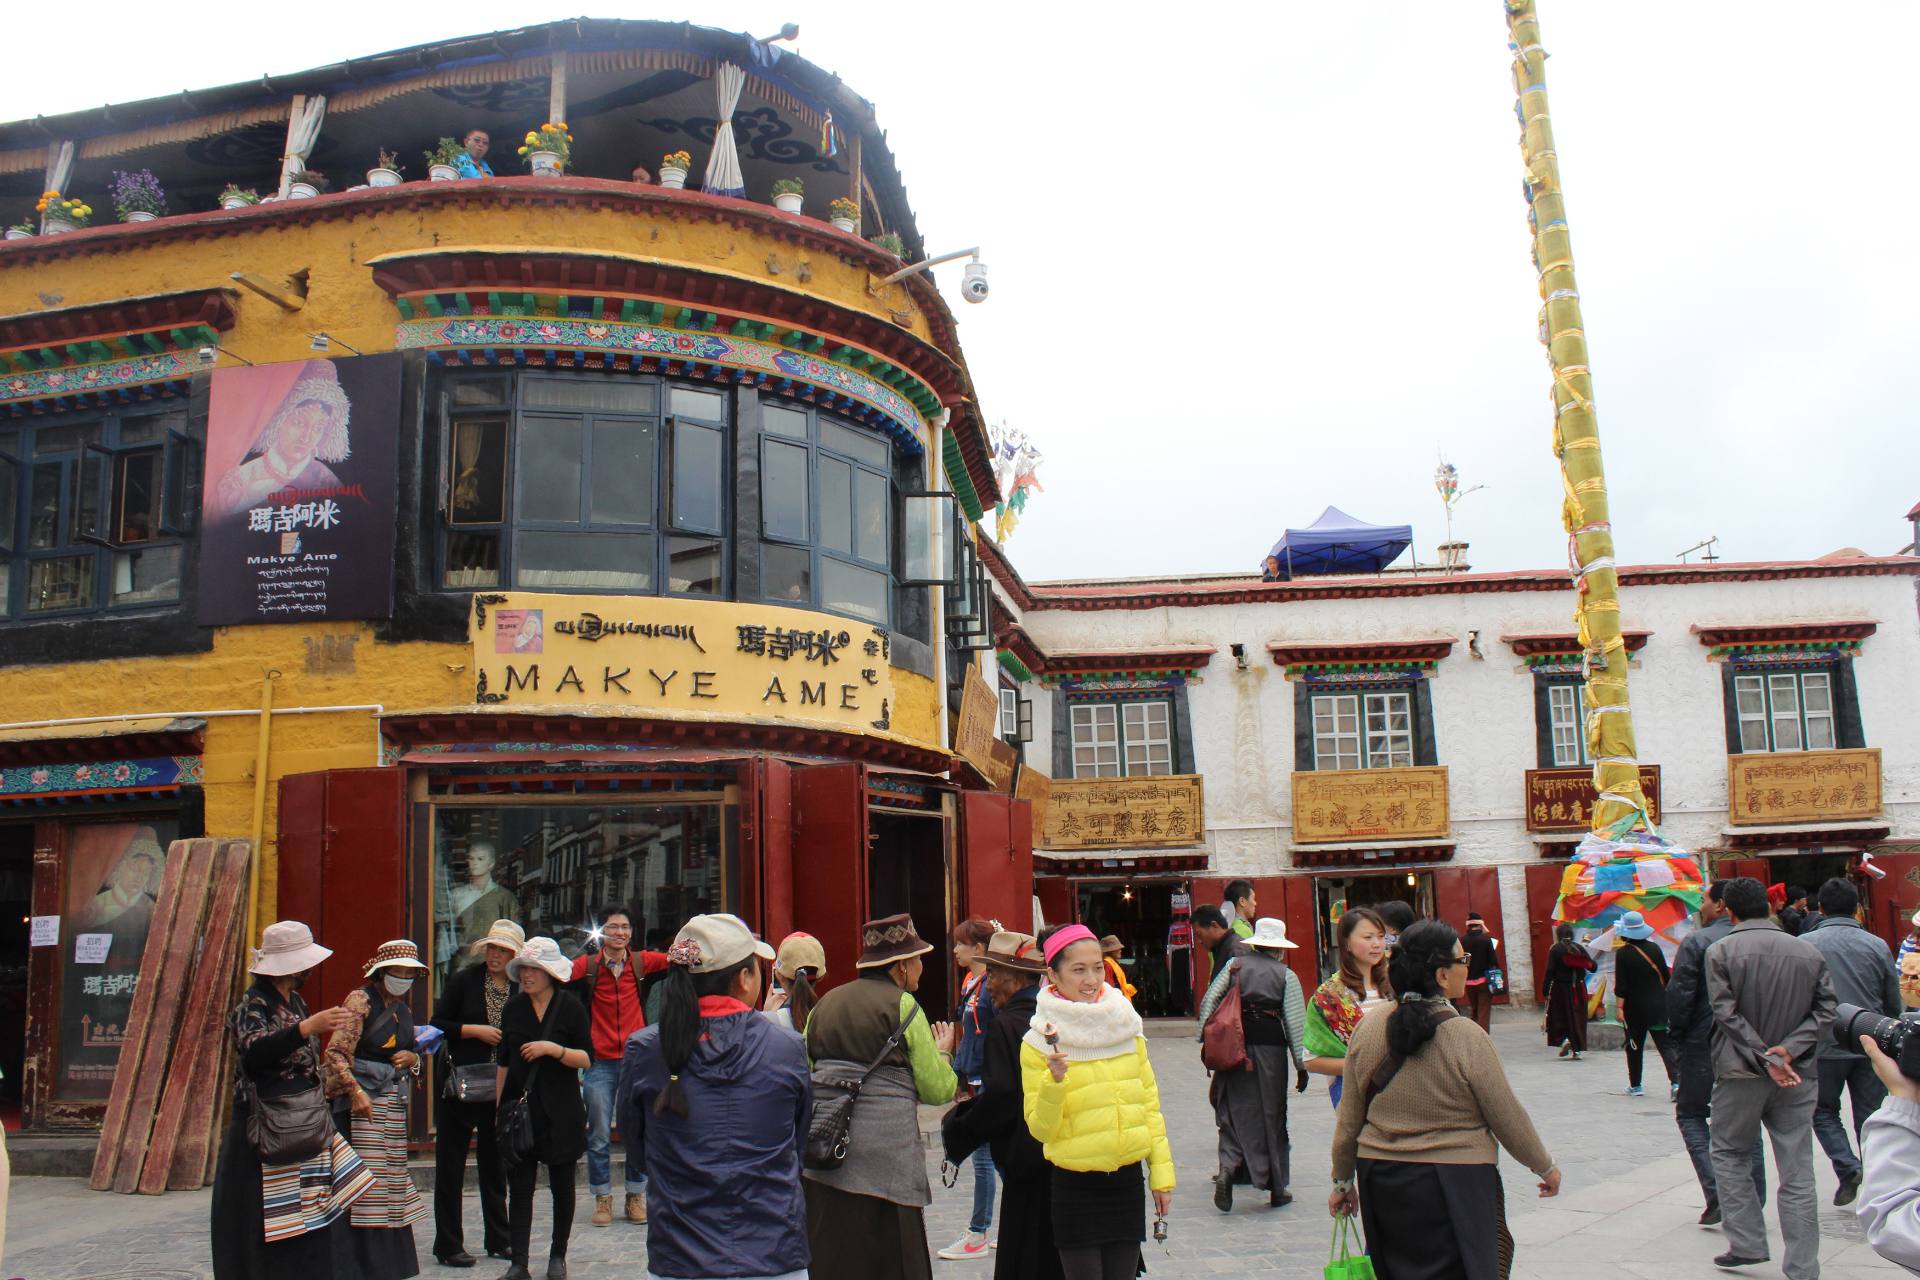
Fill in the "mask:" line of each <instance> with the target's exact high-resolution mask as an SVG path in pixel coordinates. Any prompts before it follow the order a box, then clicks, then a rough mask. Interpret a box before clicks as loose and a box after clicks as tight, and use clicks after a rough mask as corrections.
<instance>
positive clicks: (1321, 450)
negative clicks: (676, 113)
mask: <svg viewBox="0 0 1920 1280" xmlns="http://www.w3.org/2000/svg"><path fill="white" fill-rule="evenodd" d="M1542 8H1543V13H1542V23H1543V27H1544V34H1545V44H1546V46H1547V48H1548V50H1549V51H1550V52H1551V53H1552V54H1553V57H1552V60H1551V62H1550V63H1549V65H1548V87H1549V91H1550V96H1551V102H1552V109H1553V118H1554V129H1555V132H1556V135H1557V139H1558V149H1559V154H1560V163H1561V170H1562V175H1563V177H1564V180H1565V184H1566V189H1567V203H1568V220H1569V222H1570V224H1571V226H1572V231H1573V243H1574V252H1575V256H1576V263H1577V267H1578V271H1579V280H1580V289H1581V295H1582V301H1583V305H1584V307H1585V312H1586V316H1585V319H1586V329H1587V334H1588V339H1589V342H1590V344H1591V349H1592V360H1593V370H1594V378H1595V384H1596V395H1595V398H1596V403H1597V404H1598V406H1599V409H1600V428H1601V436H1602V440H1603V442H1604V445H1605V451H1606V453H1605V456H1606V463H1607V470H1608V479H1609V484H1610V486H1611V489H1612V492H1613V499H1614V507H1613V515H1614V526H1615V534H1616V538H1617V541H1618V547H1619V553H1620V558H1621V560H1622V561H1623V562H1628V563H1639V562H1656V563H1658V562H1671V561H1673V560H1674V559H1675V558H1676V557H1677V554H1678V553H1679V552H1680V551H1681V549H1683V548H1685V547H1687V546H1689V545H1691V544H1693V543H1695V542H1697V541H1699V540H1701V539H1703V538H1705V537H1707V536H1709V535H1718V537H1719V539H1720V552H1721V554H1722V556H1723V557H1725V558H1728V559H1741V560H1748V559H1773V558H1795V557H1809V556H1817V555H1822V554H1824V553H1826V552H1829V551H1832V550H1834V549H1836V548H1839V547H1843V546H1857V547H1861V548H1865V549H1866V550H1868V551H1870V552H1875V553H1881V552H1891V551H1894V550H1897V549H1898V548H1899V547H1901V546H1902V545H1904V543H1905V542H1906V541H1907V540H1908V538H1909V536H1910V535H1909V529H1908V527H1907V526H1905V525H1904V524H1903V523H1902V522H1901V517H1902V516H1903V514H1904V513H1905V512H1906V510H1907V508H1908V507H1910V506H1911V505H1913V503H1914V502H1915V500H1916V499H1920V467H1916V465H1915V462H1916V448H1915V435H1916V433H1915V405H1916V403H1920V372H1917V371H1920V360H1916V358H1915V351H1914V348H1915V338H1916V324H1915V322H1914V320H1913V315H1914V309H1915V301H1914V294H1915V289H1916V285H1920V248H1917V247H1916V245H1920V237H1916V236H1915V235H1914V233H1913V229H1912V222H1913V211H1914V208H1915V207H1916V205H1917V204H1920V199H1917V197H1920V178H1916V172H1917V171H1920V167H1917V166H1916V164H1915V163H1914V159H1913V152H1912V127H1913V123H1914V120H1915V117H1916V106H1917V104H1916V98H1917V97H1920V91H1916V89H1915V87H1914V86H1915V83H1916V82H1915V79H1914V76H1913V74H1912V68H1911V64H1910V61H1909V59H1910V57H1911V52H1912V50H1913V49H1914V48H1915V47H1916V46H1917V45H1920V5H1915V4H1911V3H1906V2H1904V0H1860V2H1859V3H1856V4H1854V5H1851V6H1848V7H1847V8H1846V9H1845V11H1844V13H1845V20H1844V23H1842V22H1841V21H1839V19H1838V18H1837V17H1836V13H1837V12H1838V11H1835V10H1832V9H1831V8H1830V7H1827V6H1819V5H1807V4H1804V3H1784V2H1779V3H1755V2H1753V0H1742V2H1740V3H1733V2H1731V0H1726V2H1716V3H1708V2H1706V0H1699V2H1696V3H1692V4H1685V5H1678V4H1673V3H1671V0H1664V2H1661V3H1655V2H1654V0H1542ZM571 9H573V6H572V5H568V6H566V7H565V8H562V7H552V6H546V5H543V4H541V3H539V2H538V0H533V2H531V3H530V2H529V0H516V2H515V3H502V2H497V0H471V2H469V3H465V4H461V5H458V6H454V5H422V6H406V5H395V4H392V3H390V2H384V0H383V3H379V4H373V3H367V2H364V0H332V2H330V3H328V4H325V5H318V6H303V7H299V8H283V9H276V8H268V7H255V8H252V9H249V10H248V11H247V12H248V13H249V14H250V15H251V18H250V20H249V21H247V22H239V21H228V20H220V21H216V20H213V19H212V18H207V17H205V16H204V15H202V16H200V17H196V16H194V13H193V11H187V10H178V11H176V10H169V11H168V14H169V15H170V17H168V18H167V20H164V21H156V20H155V11H154V10H153V8H152V6H151V5H148V4H140V5H134V4H126V3H119V2H118V0H114V2H109V3H103V2H102V0H94V2H93V3H90V4H88V5H86V6H85V7H84V10H75V9H65V8H62V7H60V6H57V5H26V6H23V7H22V8H21V10H20V11H19V12H18V13H16V14H15V16H14V19H13V20H12V23H11V34H12V36H13V37H14V47H15V49H17V50H18V49H33V48H49V49H52V48H66V47H69V45H70V40H69V39H68V37H70V36H71V34H72V31H73V28H72V25H71V24H72V23H73V22H74V21H76V20H77V18H76V15H80V14H82V13H84V18H83V19H78V20H83V21H84V23H85V25H86V26H87V28H88V29H90V30H96V31H119V32H121V33H123V36H124V34H125V33H128V32H139V33H140V35H139V38H137V39H135V38H120V39H113V40H103V41H96V42H92V43H89V44H88V46H87V48H86V51H85V53H84V55H83V56H75V57H45V58H41V57H32V58H26V57H16V58H14V59H11V60H10V63H9V66H8V68H7V74H6V76H5V77H4V78H0V119H9V120H11V119H18V118H21V117H26V116H32V115H35V114H40V113H46V114H52V113H55V112H59V111H66V110H73V109H77V108H82V107H89V106H97V105H99V104H100V103H101V102H102V101H104V100H113V101H127V100H131V99H136V98H141V97H148V96H152V95H155V94H160V93H166V92H171V91H174V90H178V89H183V88H202V87H208V86H212V85H217V84H225V83H230V82H233V81H237V80H244V79H248V78H251V77H253V76H255V75H259V74H262V73H269V72H290V71H297V70H301V69H304V68H306V67H311V66H318V65H323V64H326V63H330V62H335V61H339V60H341V59H344V58H346V57H350V56H362V55H366V54H371V53H376V52H380V51H383V50H386V49H391V48H398V47H403V46H406V45H411V44H417V43H422V42H427V41H432V40H437V39H443V38H450V37H453V36H459V35H468V34H473V33H477V32H480V31H485V30H492V29H499V28H508V27H514V26H520V25H525V24H528V23H533V22H540V21H546V20H550V19H557V18H563V17H571V16H574V13H573V12H570V11H569V10H571ZM593 16H601V17H658V18H669V19H674V20H678V19H682V18H685V19H690V20H693V21H696V22H702V23H706V24H708V25H713V26H721V27H728V28H732V29H742V30H749V31H753V32H755V33H757V34H761V35H765V34H768V33H770V32H773V31H776V30H778V28H779V26H780V24H781V23H782V22H783V21H795V22H798V23H799V24H800V26H801V35H800V39H799V40H798V41H797V42H796V44H795V45H794V48H796V49H797V50H798V51H799V52H800V53H802V54H803V55H804V56H806V57H807V58H809V59H810V60H812V61H814V62H816V63H818V64H820V65H821V66H824V67H826V68H828V69H829V70H832V71H834V72H837V73H838V74H839V75H840V76H841V77H842V78H843V79H844V80H846V81H847V82H848V83H849V84H850V85H852V86H853V87H854V88H855V89H856V90H857V91H858V92H860V93H861V94H863V95H864V96H865V97H867V98H868V99H869V100H871V101H873V102H874V103H875V104H876V106H877V108H878V111H879V116H880V120H881V123H882V125H883V126H884V127H885V128H886V129H887V130H888V132H889V135H890V141H891V144H892V146H893V148H894V151H895V154H896V155H897V156H898V159H899V163H900V167H901V171H902V173H903V174H904V175H905V178H906V182H907V185H908V190H909V195H910V198H911V200H912V202H913V205H914V207H915V209H916V210H917V212H918V215H919V220H920V227H921V229H922V231H923V232H924V233H925V234H926V238H927V242H928V248H929V251H930V252H936V253H937V252H941V251H943V250H946V249H951V248H962V247H965V246H967V245H971V244H974V243H976V242H977V243H978V244H979V245H980V246H981V248H982V254H983V257H984V258H985V260H986V261H987V262H988V263H989V264H990V267H991V272H992V277H991V278H992V284H993V295H992V298H991V299H990V300H989V301H988V302H987V303H985V304H984V305H980V306H967V305H965V304H962V303H960V302H958V301H957V300H956V301H955V303H954V306H955V310H956V311H958V312H959V313H960V319H961V322H962V329H961V333H962V341H963V342H964V344H965V348H966V354H967V357H968V361H969V363H970V365H971V367H972V369H973V373H974V378H975V382H976V384H977V386H978V388H979V391H980V395H981V399H982V403H983V405H984V407H985V409H986V412H987V415H988V417H989V418H990V419H992V420H995V421H999V420H1002V419H1004V420H1006V421H1008V422H1011V423H1013V424H1015V425H1017V426H1019V427H1022V428H1024V429H1025V430H1026V431H1028V432H1029V433H1030V434H1031V435H1032V436H1033V437H1034V439H1035V440H1036V442H1037V443H1038V444H1039V446H1040V448H1041V449H1042V450H1043V451H1044V453H1045V454H1046V463H1045V465H1044V467H1043V469H1042V471H1041V481H1042V483H1043V484H1044V485H1045V492H1043V493H1041V494H1038V495H1035V497H1034V498H1033V500H1032V503H1031V505H1030V506H1029V507H1028V515H1027V518H1026V520H1025V521H1024V522H1023V523H1022V524H1021V526H1020V527H1019V529H1018V530H1017V531H1016V532H1015V533H1014V535H1013V537H1012V539H1011V540H1010V543H1009V547H1008V550H1009V552H1010V554H1011V556H1012V558H1013V560H1014V562H1015V563H1016V564H1017V565H1018V566H1019V568H1020V569H1021V571H1022V572H1023V573H1024V574H1025V575H1026V576H1027V577H1028V578H1029V579H1046V578H1058V577H1070V576H1107V575H1141V574H1155V573H1177V572H1218V571H1233V570H1242V569H1249V568H1252V567H1254V566H1256V565H1257V564H1258V563H1259V560H1260V558H1261V556H1263V555H1264V554H1265V552H1266V550H1267V548H1268V547H1269V546H1271V545H1272V544H1273V542H1274V541H1276V540H1277V539H1278V538H1279V537H1280V535H1281V533H1282V532H1283V530H1284V529H1285V528H1286V527H1287V526H1288V525H1289V524H1291V525H1296V526H1298V525H1304V524H1308V523H1311V522H1312V520H1313V519H1314V518H1315V517H1316V516H1317V515H1318V514H1319V513H1320V511H1321V509H1322V508H1323V507H1325V506H1326V505H1328V504H1330V503H1331V504H1334V505H1337V506H1339V507H1341V508H1343V509H1345V510H1346V511H1348V512H1349V513H1351V514H1353V515H1355V516H1358V517H1360V518H1361V519H1364V520H1369V521H1373V522H1376V523H1411V524H1412V525H1413V527H1414V533H1415V537H1416V540H1417V543H1418V546H1419V547H1420V549H1421V551H1422V554H1423V558H1431V556H1432V554H1433V548H1434V545H1435V544H1436V543H1438V542H1439V541H1440V539H1441V528H1442V513H1441V506H1440V502H1439V498H1438V496H1437V495H1436V494H1435V492H1434V489H1433V469H1434V466H1435V462H1436V460H1437V457H1438V455H1440V454H1442V453H1444V454H1445V455H1446V457H1448V458H1449V459H1450V460H1452V461H1453V462H1454V463H1455V464H1456V465H1457V466H1458V467H1459V468H1460V472H1461V477H1462V484H1463V486H1472V485H1475V484H1484V485H1486V486H1487V487H1486V488H1485V489H1484V490H1483V491H1481V492H1479V493H1475V494H1472V495H1471V496H1469V497H1467V498H1465V499H1464V500H1463V501H1462V503H1461V505H1460V507H1459V509H1458V511H1457V513H1456V517H1455V533H1456V536H1458V537H1461V538H1464V539H1466V540H1467V541H1469V542H1470V543H1471V550H1470V552H1469V556H1470V558H1471V560H1472V562H1473V564H1474V565H1475V566H1476V567H1478V568H1486V569H1517V568H1536V567H1548V566H1557V565H1559V564H1562V563H1564V555H1565V550H1564V537H1563V535H1562V534H1561V532H1560V526H1559V516H1558V510H1559V503H1560V484H1559V480H1558V477H1557V475H1556V468H1555V464H1554V461H1553V457H1552V454H1551V453H1550V451H1549V444H1548V435H1549V430H1550V423H1551V419H1550V415H1549V411H1548V403H1547V396H1548V381H1549V380H1548V375H1547V370H1546V365H1545V362H1544V358H1543V351H1542V348H1541V347H1540V346H1539V344H1538V342H1537V340H1536V337H1535V313H1536V311H1537V308H1538V305H1539V299H1538V294H1537V292H1536V288H1535V282H1534V276H1533V271H1532V268H1531V266H1530V265H1529V262H1528V239H1527V230H1526V222H1525V205H1524V202H1523V200H1522V198H1521V185H1520V175H1521V165H1520V158H1519V152H1518V148H1517V144H1516V138H1517V130H1518V124H1517V121H1516V120H1515V118H1514V115H1513V91H1512V86H1511V82H1510V79H1509V59H1508V54H1507V50H1506V31H1505V27H1504V25H1503V22H1502V15H1501V7H1500V5H1499V4H1498V3H1496V2H1495V0H1448V2H1447V3H1442V4H1436V3H1433V2H1432V0H1374V2H1373V3H1369V4H1357V3H1355V4H1331V5H1330V4H1325V3H1315V4H1305V3H1300V2H1299V0H1282V2H1281V3H1279V4H1272V5H1263V6H1259V8H1258V9H1256V8H1254V7H1253V6H1245V7H1233V8H1228V7H1225V6H1206V5H1197V4H1189V5H1185V6H1177V7H1172V8H1169V7H1167V6H1162V5H1154V6H1132V5H1125V4H1110V5H1104V6H1100V7H1098V8H1095V7H1093V6H1083V5H1044V4H1034V3H1031V0H1028V2H1027V3H1022V4H1020V5H1000V4H993V3H978V4H972V5H967V6H957V5H938V6H936V5H894V6H883V7H874V6H852V5H846V4H833V5H815V4H807V3H798V2H794V3H784V4H763V3H725V2H720V3H705V4H702V5H698V6H687V7H684V8H657V7H655V8H647V7H641V8H631V7H627V6H619V7H615V8H605V9H600V10H596V11H594V12H593ZM14 212H17V211H14ZM957 279H958V276H957V273H955V274H953V275H947V274H946V271H945V269H943V271H942V280H943V282H944V285H945V287H946V288H947V290H948V296H949V297H951V298H957V294H956V293H955V292H954V290H953V286H954V284H955V283H957Z"/></svg>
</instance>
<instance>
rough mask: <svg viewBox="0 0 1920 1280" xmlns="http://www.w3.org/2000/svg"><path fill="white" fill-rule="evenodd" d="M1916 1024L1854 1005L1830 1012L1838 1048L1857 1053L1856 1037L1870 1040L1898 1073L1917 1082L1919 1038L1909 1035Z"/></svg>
mask: <svg viewBox="0 0 1920 1280" xmlns="http://www.w3.org/2000/svg"><path fill="white" fill-rule="evenodd" d="M1916 1025H1920V1024H1916V1023H1912V1022H1908V1021H1906V1020H1905V1019H1903V1018H1889V1017H1887V1016H1885V1015H1884V1014H1878V1013H1875V1012H1874V1011H1873V1010H1871V1009H1862V1008H1861V1007H1860V1006H1859V1005H1857V1004H1843V1005H1841V1006H1840V1007H1839V1008H1837V1009H1835V1010H1834V1011H1833V1038H1834V1039H1835V1040H1836V1041H1838V1042H1839V1044H1840V1046H1841V1047H1842V1048H1845V1049H1850V1050H1852V1051H1853V1052H1855V1053H1858V1052H1860V1037H1861V1036H1868V1037H1871V1038H1872V1040H1873V1042H1874V1044H1876V1045H1878V1046H1879V1047H1880V1052H1882V1053H1884V1054H1886V1055H1887V1056H1888V1057H1889V1058H1892V1059H1893V1060H1894V1061H1895V1062H1897V1063H1899V1064H1900V1074H1901V1075H1903V1076H1905V1077H1906V1078H1907V1079H1909V1080H1920V1036H1917V1035H1915V1034H1914V1033H1913V1031H1914V1027H1915V1026H1916Z"/></svg>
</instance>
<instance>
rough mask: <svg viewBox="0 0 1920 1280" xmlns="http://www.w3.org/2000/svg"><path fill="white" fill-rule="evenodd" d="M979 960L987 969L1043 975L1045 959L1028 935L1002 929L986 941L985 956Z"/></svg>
mask: <svg viewBox="0 0 1920 1280" xmlns="http://www.w3.org/2000/svg"><path fill="white" fill-rule="evenodd" d="M980 958H981V960H983V961H985V962H986V964H987V965H988V967H990V968H995V969H1006V970H1009V971H1011V972H1013V973H1045V972H1046V970H1047V961H1046V957H1045V956H1044V955H1042V954H1041V952H1040V944H1039V943H1038V942H1035V941H1034V939H1033V935H1032V934H1030V933H1016V932H1014V931H1013V930H1011V929H1002V930H1001V931H1000V932H998V933H996V934H994V935H993V936H992V937H991V938H988V939H987V950H986V954H984V955H982V956H981V957H980Z"/></svg>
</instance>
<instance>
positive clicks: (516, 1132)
mask: <svg viewBox="0 0 1920 1280" xmlns="http://www.w3.org/2000/svg"><path fill="white" fill-rule="evenodd" d="M559 1003H560V991H559V989H558V988H556V989H555V990H554V993H553V997H552V999H550V1000H549V1001H548V1002H547V1015H546V1017H544V1018H542V1019H540V1034H539V1035H538V1036H537V1037H535V1038H536V1039H539V1040H546V1039H549V1038H550V1037H549V1036H548V1035H547V1027H548V1025H549V1024H551V1023H552V1021H553V1015H554V1012H555V1007H556V1006H557V1005H558V1004H559ZM545 1065H547V1060H546V1059H545V1058H542V1059H540V1061H538V1062H536V1063H534V1064H533V1069H532V1070H531V1071H529V1072H527V1083H526V1085H525V1086H524V1087H523V1088H522V1089H521V1090H520V1096H519V1097H517V1098H515V1099H514V1100H513V1101H511V1102H509V1103H507V1104H506V1105H505V1106H504V1107H501V1108H500V1115H499V1118H498V1120H497V1122H496V1124H495V1127H494V1132H495V1135H496V1136H497V1137H498V1138H499V1140H500V1160H501V1162H502V1163H503V1164H505V1165H506V1166H507V1168H509V1169H512V1168H516V1167H518V1166H519V1165H522V1164H525V1163H526V1162H527V1161H529V1160H532V1159H533V1157H534V1151H535V1148H537V1147H538V1146H539V1145H540V1138H539V1135H538V1134H536V1133H535V1132H534V1128H533V1085H534V1082H535V1081H536V1080H538V1079H539V1078H540V1068H541V1067H544V1066H545Z"/></svg>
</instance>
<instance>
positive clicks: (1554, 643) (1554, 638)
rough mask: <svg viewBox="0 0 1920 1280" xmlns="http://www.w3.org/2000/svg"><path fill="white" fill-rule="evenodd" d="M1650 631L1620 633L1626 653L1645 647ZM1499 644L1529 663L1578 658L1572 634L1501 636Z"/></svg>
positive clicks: (1578, 641) (1576, 639)
mask: <svg viewBox="0 0 1920 1280" xmlns="http://www.w3.org/2000/svg"><path fill="white" fill-rule="evenodd" d="M1652 635H1653V632H1651V631H1622V632H1621V633H1620V638H1621V639H1622V640H1624V641H1625V642H1626V645H1627V652H1628V653H1638V652H1640V650H1642V649H1644V648H1646V647H1647V640H1648V639H1649V638H1651V637H1652ZM1500 642H1501V643H1502V644H1504V645H1506V646H1508V647H1509V648H1511V649H1512V650H1513V652H1514V653H1515V655H1517V656H1519V657H1522V658H1526V659H1528V660H1529V662H1531V660H1532V659H1535V658H1546V659H1554V658H1567V657H1575V658H1577V657H1579V656H1580V637H1579V636H1577V635H1575V634H1573V633H1572V632H1566V633H1564V634H1555V635H1517V636H1501V637H1500Z"/></svg>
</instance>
